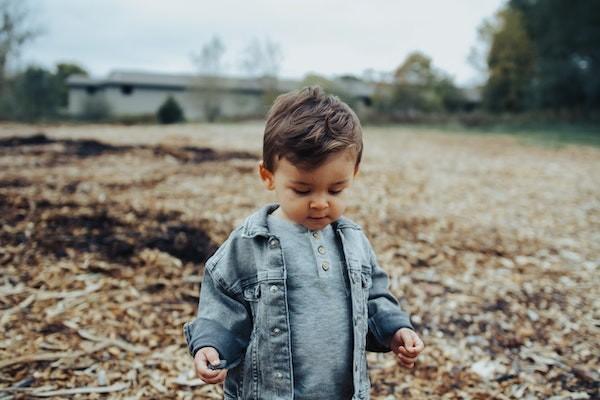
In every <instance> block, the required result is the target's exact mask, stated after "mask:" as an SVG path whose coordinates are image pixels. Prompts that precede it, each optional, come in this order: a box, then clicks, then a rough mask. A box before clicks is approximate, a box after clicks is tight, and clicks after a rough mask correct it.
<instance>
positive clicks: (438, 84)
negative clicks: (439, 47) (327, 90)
mask: <svg viewBox="0 0 600 400" xmlns="http://www.w3.org/2000/svg"><path fill="white" fill-rule="evenodd" d="M375 98H376V102H377V103H378V104H376V107H377V108H378V109H379V110H381V111H384V112H392V113H395V114H400V115H408V114H414V113H416V112H437V111H458V110H460V109H461V108H462V107H463V105H464V96H463V95H462V92H461V91H460V90H459V89H458V88H457V87H456V86H455V85H454V82H453V80H452V78H450V77H449V76H447V75H446V74H444V73H443V72H442V71H439V70H437V69H436V68H434V66H433V63H432V60H431V58H430V57H429V56H427V55H425V54H423V53H421V52H418V51H417V52H413V53H411V54H409V55H408V56H407V57H406V59H405V60H404V62H403V63H402V64H401V65H400V66H398V68H396V70H395V72H394V82H393V83H392V85H391V88H387V89H386V88H385V86H381V87H380V88H379V92H378V93H377V95H376V97H375ZM382 102H383V103H382ZM385 102H389V104H385Z"/></svg>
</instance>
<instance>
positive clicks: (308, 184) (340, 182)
mask: <svg viewBox="0 0 600 400" xmlns="http://www.w3.org/2000/svg"><path fill="white" fill-rule="evenodd" d="M346 182H348V179H344V180H341V181H337V182H334V183H332V185H341V184H343V183H346ZM291 183H293V184H296V185H305V186H310V183H308V182H303V181H292V182H291Z"/></svg>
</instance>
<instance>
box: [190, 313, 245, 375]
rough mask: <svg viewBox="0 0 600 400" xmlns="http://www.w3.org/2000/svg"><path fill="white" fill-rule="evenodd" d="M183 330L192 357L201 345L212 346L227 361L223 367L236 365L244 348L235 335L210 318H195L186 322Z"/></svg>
mask: <svg viewBox="0 0 600 400" xmlns="http://www.w3.org/2000/svg"><path fill="white" fill-rule="evenodd" d="M183 332H184V335H185V340H186V342H187V345H188V349H189V351H190V354H191V355H192V357H194V356H195V355H196V353H197V352H198V350H200V349H201V348H203V347H214V348H215V349H216V350H217V351H218V352H219V358H220V359H221V360H226V361H227V363H226V366H225V368H231V367H233V366H235V365H237V363H238V362H239V360H240V359H241V356H242V353H243V351H244V350H245V347H244V344H243V343H241V341H240V340H239V339H238V338H237V337H236V336H235V335H232V334H231V332H230V331H229V330H227V329H226V328H225V327H223V326H222V325H221V324H219V323H218V322H216V321H213V320H210V319H204V318H196V319H195V320H193V321H191V322H186V323H185V325H184V326H183Z"/></svg>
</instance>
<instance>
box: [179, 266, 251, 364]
mask: <svg viewBox="0 0 600 400" xmlns="http://www.w3.org/2000/svg"><path fill="white" fill-rule="evenodd" d="M223 282H224V280H223V279H222V277H221V276H220V275H219V273H218V269H217V268H216V267H215V266H214V265H211V264H209V263H208V262H207V267H206V268H205V270H204V278H203V279H202V287H201V290H200V302H199V305H198V315H197V317H196V318H195V319H194V320H193V321H190V322H187V323H186V324H185V325H184V328H183V330H184V334H185V339H186V341H187V344H188V348H189V350H190V354H191V355H192V357H193V356H195V355H196V352H197V351H198V350H199V349H201V348H202V347H214V348H215V349H217V351H218V352H219V356H220V358H221V360H226V361H227V364H226V368H231V367H234V366H235V365H237V364H238V363H239V361H240V359H241V356H242V355H243V354H244V352H245V350H246V347H247V346H248V343H249V340H250V333H251V331H252V318H251V316H250V313H249V311H248V309H247V307H246V305H245V304H244V303H243V300H241V299H240V298H239V296H236V295H235V294H234V293H231V292H230V291H229V290H227V289H226V287H225V286H224V285H223Z"/></svg>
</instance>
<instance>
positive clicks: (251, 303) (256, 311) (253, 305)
mask: <svg viewBox="0 0 600 400" xmlns="http://www.w3.org/2000/svg"><path fill="white" fill-rule="evenodd" d="M242 295H243V297H244V301H245V302H246V304H247V306H248V308H249V309H250V312H251V313H252V322H253V325H254V326H256V322H257V317H258V316H259V315H260V308H261V307H260V303H261V297H262V283H261V282H254V283H251V284H248V285H246V286H244V288H243V290H242Z"/></svg>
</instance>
